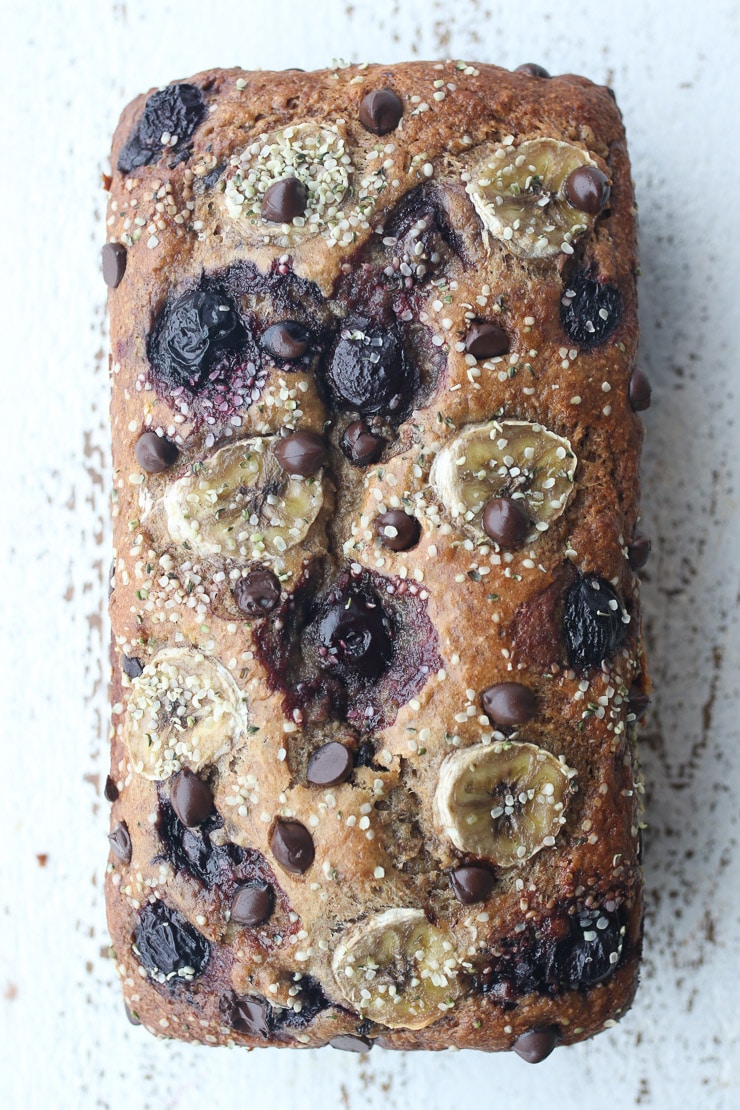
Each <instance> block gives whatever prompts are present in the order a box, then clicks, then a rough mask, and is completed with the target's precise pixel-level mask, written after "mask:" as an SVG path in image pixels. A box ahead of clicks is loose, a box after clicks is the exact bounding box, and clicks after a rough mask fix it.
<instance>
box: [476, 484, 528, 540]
mask: <svg viewBox="0 0 740 1110" xmlns="http://www.w3.org/2000/svg"><path fill="white" fill-rule="evenodd" d="M482 523H483V530H484V531H485V533H486V535H488V536H490V537H491V539H492V540H494V541H495V542H496V543H498V544H500V545H501V547H504V548H506V549H507V550H510V549H512V548H515V547H519V545H520V544H521V542H522V540H523V539H524V537H525V536H526V534H527V532H528V531H529V524H530V521H529V517H528V516H527V514H526V513H525V511H524V509H522V508H521V507H520V506H519V504H518V502H516V501H512V499H511V498H510V497H492V498H491V500H490V501H488V502H487V503H486V505H485V506H484V509H483V518H482Z"/></svg>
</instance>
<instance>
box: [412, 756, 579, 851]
mask: <svg viewBox="0 0 740 1110" xmlns="http://www.w3.org/2000/svg"><path fill="white" fill-rule="evenodd" d="M574 775H575V771H572V770H571V769H570V768H569V767H568V766H567V765H566V764H565V763H564V762H563V761H562V760H560V759H556V758H555V756H554V755H551V754H550V752H546V751H545V750H544V749H543V748H538V747H537V746H536V745H535V744H524V743H522V744H520V743H512V742H510V741H503V742H499V743H496V744H477V745H476V746H475V747H473V748H465V749H463V750H462V751H458V752H453V753H452V755H448V756H447V758H446V759H445V760H444V762H443V764H442V767H441V768H440V772H439V781H438V784H437V790H436V793H435V795H434V805H435V814H436V817H437V820H438V822H439V824H440V825H441V826H442V828H443V829H444V831H445V833H446V834H447V836H448V837H449V838H450V840H451V841H452V843H453V844H454V845H455V847H456V848H458V849H459V850H460V851H461V852H470V853H471V854H473V855H476V856H483V857H485V858H486V859H490V860H492V861H493V862H494V863H495V864H496V865H497V866H498V867H516V866H517V864H520V863H524V862H525V861H526V860H528V859H531V857H532V856H534V855H536V853H537V852H539V851H540V850H541V849H542V848H549V847H552V845H553V844H554V843H555V837H556V836H557V834H558V832H559V831H560V828H561V826H562V825H563V824H564V823H565V817H564V815H563V811H564V809H565V806H566V804H567V802H568V799H569V796H570V793H571V790H570V781H571V779H572V778H573V777H574Z"/></svg>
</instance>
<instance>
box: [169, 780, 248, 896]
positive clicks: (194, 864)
mask: <svg viewBox="0 0 740 1110" xmlns="http://www.w3.org/2000/svg"><path fill="white" fill-rule="evenodd" d="M222 826H223V821H222V820H221V818H220V817H219V816H218V814H217V813H215V811H214V813H213V814H212V815H211V816H210V817H207V818H206V820H205V821H203V822H202V823H201V824H200V826H199V827H198V828H195V829H189V828H187V827H186V826H185V825H183V823H182V821H181V820H180V818H179V817H178V816H177V814H176V813H175V811H174V809H173V808H172V806H171V805H170V802H169V801H168V799H167V797H166V795H165V793H164V789H162V790H160V795H159V820H158V822H157V832H158V833H159V837H160V840H161V841H162V844H163V847H164V849H165V851H164V854H163V855H162V856H161V857H158V858H161V859H166V860H168V861H169V862H170V863H171V864H172V866H173V868H174V869H175V870H176V871H182V872H184V873H185V874H186V875H191V876H192V877H193V878H194V879H197V880H198V882H200V883H202V884H203V885H204V886H205V887H207V888H208V889H209V890H211V889H213V888H214V887H219V888H222V889H224V888H230V887H231V886H233V884H234V882H235V881H237V882H238V881H239V879H238V877H237V874H236V873H237V872H238V871H239V869H240V867H241V865H242V864H243V863H244V861H245V858H246V857H247V853H246V852H245V851H244V849H243V848H240V847H239V845H238V844H232V843H227V844H213V843H212V842H211V836H210V834H211V833H212V832H213V831H214V830H215V829H218V828H221V827H222ZM251 856H256V857H257V860H258V861H259V860H261V857H260V856H259V855H258V853H252V854H251ZM251 856H250V857H249V858H250V859H251Z"/></svg>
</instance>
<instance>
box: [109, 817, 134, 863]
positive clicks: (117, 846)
mask: <svg viewBox="0 0 740 1110" xmlns="http://www.w3.org/2000/svg"><path fill="white" fill-rule="evenodd" d="M108 840H109V841H110V847H111V851H112V852H113V855H114V856H116V857H117V858H118V859H119V860H120V861H121V863H131V837H130V835H129V831H128V826H127V824H126V822H125V821H121V823H120V824H119V825H116V827H115V828H114V830H113V832H112V833H110V834H109V836H108Z"/></svg>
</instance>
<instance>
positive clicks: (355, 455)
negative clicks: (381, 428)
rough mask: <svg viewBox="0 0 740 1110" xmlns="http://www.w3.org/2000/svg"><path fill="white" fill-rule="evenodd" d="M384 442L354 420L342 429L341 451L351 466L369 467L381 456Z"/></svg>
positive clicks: (365, 426)
mask: <svg viewBox="0 0 740 1110" xmlns="http://www.w3.org/2000/svg"><path fill="white" fill-rule="evenodd" d="M384 447H385V440H384V439H381V437H380V436H376V435H373V433H372V432H371V431H370V430H369V428H368V427H367V425H366V424H363V422H362V421H361V420H354V421H353V422H352V423H351V424H348V425H347V427H346V428H345V429H344V435H343V436H342V450H343V451H344V454H345V455H346V456H347V458H348V459H349V461H350V462H351V463H352V465H353V466H370V464H371V463H375V462H377V461H378V459H379V458H380V456H381V455H382V454H383V448H384Z"/></svg>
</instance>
